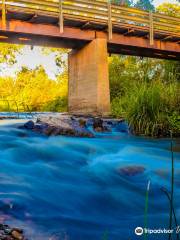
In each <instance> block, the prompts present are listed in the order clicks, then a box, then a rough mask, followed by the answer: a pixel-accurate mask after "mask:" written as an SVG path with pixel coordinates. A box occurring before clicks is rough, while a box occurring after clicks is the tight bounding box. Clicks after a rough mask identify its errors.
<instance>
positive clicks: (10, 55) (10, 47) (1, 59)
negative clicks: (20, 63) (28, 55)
mask: <svg viewBox="0 0 180 240" xmlns="http://www.w3.org/2000/svg"><path fill="white" fill-rule="evenodd" d="M22 48H23V46H22V45H16V44H8V43H0V63H6V64H14V63H16V55H17V54H18V53H20V51H21V49H22Z"/></svg>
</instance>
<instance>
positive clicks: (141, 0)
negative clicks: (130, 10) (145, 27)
mask: <svg viewBox="0 0 180 240" xmlns="http://www.w3.org/2000/svg"><path fill="white" fill-rule="evenodd" d="M152 2H153V0H138V1H137V3H136V4H135V5H134V6H135V7H136V8H139V9H142V10H146V11H154V10H155V7H154V5H153V3H152Z"/></svg>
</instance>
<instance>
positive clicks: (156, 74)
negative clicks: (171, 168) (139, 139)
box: [110, 56, 180, 136]
mask: <svg viewBox="0 0 180 240" xmlns="http://www.w3.org/2000/svg"><path fill="white" fill-rule="evenodd" d="M126 65H127V66H128V67H127V68H125V66H126ZM177 66H178V63H176V62H172V61H162V60H155V59H143V60H141V59H140V58H134V57H117V56H115V57H114V56H113V57H112V58H111V59H110V86H111V100H112V114H113V116H115V117H125V118H126V119H127V120H128V122H129V124H130V125H131V126H132V128H133V130H134V132H135V133H136V134H140V135H148V136H166V135H168V134H169V131H170V130H172V131H173V132H174V133H175V134H176V135H180V121H179V118H180V106H179V103H180V94H179V93H180V83H179V81H177V79H178V76H179V72H178V68H177ZM179 71H180V69H179Z"/></svg>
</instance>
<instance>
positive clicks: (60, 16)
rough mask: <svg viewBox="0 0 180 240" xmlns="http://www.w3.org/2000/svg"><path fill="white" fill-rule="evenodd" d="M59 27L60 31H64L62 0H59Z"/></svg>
mask: <svg viewBox="0 0 180 240" xmlns="http://www.w3.org/2000/svg"><path fill="white" fill-rule="evenodd" d="M59 27H60V33H63V32H64V16H63V0H59Z"/></svg>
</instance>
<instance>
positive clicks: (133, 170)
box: [118, 166, 145, 176]
mask: <svg viewBox="0 0 180 240" xmlns="http://www.w3.org/2000/svg"><path fill="white" fill-rule="evenodd" d="M144 172H145V167H143V166H127V167H122V168H119V169H118V173H120V174H122V175H125V176H136V175H139V174H142V173H144Z"/></svg>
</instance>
